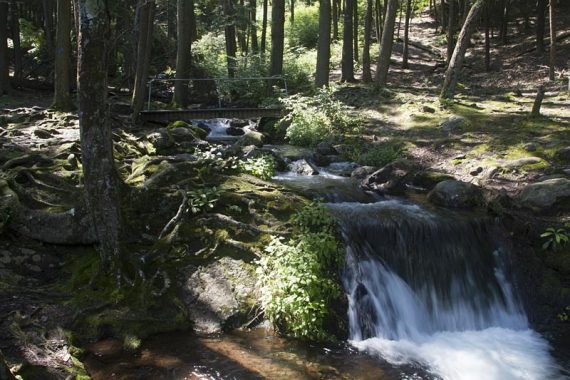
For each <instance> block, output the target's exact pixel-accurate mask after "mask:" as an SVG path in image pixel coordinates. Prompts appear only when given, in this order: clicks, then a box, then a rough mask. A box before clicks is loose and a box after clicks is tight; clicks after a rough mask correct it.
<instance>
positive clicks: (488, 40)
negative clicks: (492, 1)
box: [485, 4, 491, 72]
mask: <svg viewBox="0 0 570 380" xmlns="http://www.w3.org/2000/svg"><path fill="white" fill-rule="evenodd" d="M489 8H490V5H489V4H487V5H486V6H485V71H487V72H489V71H491V38H490V36H489V28H490V24H491V15H490V9H489Z"/></svg>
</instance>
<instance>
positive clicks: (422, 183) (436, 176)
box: [412, 170, 455, 190]
mask: <svg viewBox="0 0 570 380" xmlns="http://www.w3.org/2000/svg"><path fill="white" fill-rule="evenodd" d="M453 179H455V178H453V176H451V175H449V174H446V173H442V172H436V171H433V170H424V171H421V172H419V173H417V174H416V175H415V176H414V179H413V181H412V184H413V185H414V186H418V187H421V188H423V189H426V190H431V189H433V188H434V187H435V186H436V185H437V184H438V183H440V182H443V181H447V180H453Z"/></svg>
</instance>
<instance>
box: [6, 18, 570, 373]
mask: <svg viewBox="0 0 570 380" xmlns="http://www.w3.org/2000/svg"><path fill="white" fill-rule="evenodd" d="M517 28H518V26H513V29H512V30H511V31H510V36H512V37H511V38H510V39H509V41H508V43H507V44H506V45H504V46H499V45H496V44H495V42H496V40H493V49H492V70H491V71H490V72H486V71H485V67H484V54H483V44H482V39H481V38H480V35H476V38H475V39H474V40H475V41H476V43H475V46H474V48H473V49H471V50H470V52H469V54H468V58H467V63H466V69H465V70H464V74H463V76H462V80H461V83H460V86H459V94H458V96H457V98H456V101H455V102H454V103H453V104H447V105H441V104H440V102H439V100H438V92H439V87H440V85H441V83H442V81H443V74H444V66H443V63H444V57H445V48H446V47H445V42H444V41H443V40H442V36H441V34H439V33H435V31H434V24H433V21H432V20H431V19H429V18H427V17H423V16H420V17H416V18H414V20H413V21H412V29H411V35H410V39H411V41H413V43H414V45H416V46H411V49H410V53H411V54H410V63H411V65H410V69H407V70H404V69H401V68H400V66H401V51H402V45H401V43H397V44H396V45H395V54H394V56H393V64H392V67H391V70H390V75H389V78H390V82H389V86H388V88H389V90H388V91H386V92H382V93H381V94H379V93H378V92H376V91H375V90H374V89H373V88H372V87H371V86H368V85H363V84H361V83H357V84H344V85H342V86H341V87H340V89H339V94H338V97H339V99H341V100H342V101H344V102H345V103H346V104H348V105H350V106H353V107H354V108H355V111H354V112H355V113H356V114H357V115H358V116H359V117H361V118H363V120H364V122H365V127H366V129H365V135H366V136H365V137H366V138H367V139H369V140H370V141H378V142H383V141H391V140H394V141H400V142H402V143H404V144H405V147H406V152H405V155H406V156H407V157H408V158H410V159H412V160H414V161H416V162H417V163H419V164H420V165H421V166H422V167H424V168H430V169H434V170H436V171H441V172H443V173H448V174H451V175H453V176H454V177H455V178H457V179H460V180H463V181H467V182H472V183H475V184H478V185H480V186H483V187H485V188H489V189H494V190H499V189H505V190H506V191H507V193H508V194H510V195H515V194H516V193H518V192H519V191H520V190H521V189H522V188H523V187H524V186H526V185H527V184H529V183H532V182H537V181H540V180H541V179H544V178H548V176H552V175H554V176H562V177H566V178H569V177H570V163H568V162H564V161H560V160H559V159H558V158H557V157H556V152H558V151H559V150H560V149H562V148H565V147H569V146H570V92H569V91H568V79H567V77H568V75H570V72H569V71H568V67H567V62H569V61H570V39H565V40H563V41H562V42H561V43H560V44H559V47H558V62H559V66H565V67H566V69H565V70H563V71H559V73H558V77H557V79H556V80H555V81H548V80H547V76H548V67H547V54H545V55H542V56H538V55H536V52H534V51H532V50H531V48H532V40H533V36H532V35H527V34H524V33H519V31H518V29H517ZM569 31H570V15H561V17H560V19H559V33H566V32H569ZM531 34H532V33H531ZM417 46H421V48H418V47H417ZM337 74H338V73H336V72H335V73H333V76H332V78H333V79H335V78H337ZM541 83H544V84H545V86H546V88H547V95H546V98H545V100H544V103H543V107H542V116H541V117H535V118H533V117H530V110H531V108H532V104H533V101H534V96H535V93H536V90H537V88H538V85H539V84H541ZM1 101H2V106H1V108H2V109H6V110H7V111H8V113H10V114H11V115H15V116H13V117H14V118H13V120H12V123H13V124H20V126H18V127H17V128H10V130H9V131H8V130H7V129H0V143H2V144H4V146H3V148H4V149H3V150H2V152H1V153H0V162H1V163H2V164H3V165H6V163H8V162H10V161H11V160H13V159H17V158H18V157H22V156H24V155H26V156H28V158H29V156H30V155H34V154H39V155H42V156H49V157H50V158H51V159H53V160H55V161H56V162H57V163H58V165H60V166H61V167H62V169H61V170H62V172H65V173H66V175H67V177H66V178H67V179H70V181H71V183H72V184H73V186H78V185H79V181H80V174H79V172H80V168H78V166H77V161H76V160H75V157H74V156H73V155H74V154H77V147H78V145H77V144H78V139H79V131H78V121H77V115H76V114H75V113H70V114H62V113H53V112H50V111H47V108H48V107H49V105H50V102H51V94H48V93H42V92H37V91H31V90H21V91H19V92H16V93H15V94H14V95H13V96H11V97H4V98H2V99H1ZM32 107H37V108H36V109H33V108H32ZM18 108H20V111H15V110H16V109H18ZM452 116H460V117H462V118H463V119H462V122H461V123H460V125H459V126H457V127H454V128H451V129H446V128H445V129H444V128H442V124H444V123H445V122H446V121H448V119H449V118H450V117H452ZM122 120H124V119H122V118H121V117H120V116H117V115H114V123H115V124H117V125H119V126H124V125H125V124H124V123H123V121H122ZM121 128H122V127H121ZM127 129H128V128H127ZM122 139H123V140H128V139H129V138H128V137H125V136H123V137H122ZM8 145H9V146H10V149H5V148H6V147H7V146H8ZM137 149H139V148H137ZM126 156H127V157H129V156H128V154H126ZM12 163H13V164H14V161H12ZM132 163H133V160H132V157H131V158H128V162H123V163H120V164H121V166H127V164H128V165H129V166H130V165H132ZM123 164H124V165H123ZM41 165H42V161H41V159H40V160H39V161H38V160H37V157H36V158H34V159H32V160H30V161H29V165H28V168H30V169H37V168H38V167H39V168H41ZM24 166H25V165H24ZM4 169H6V166H4ZM1 179H3V178H2V177H0V180H1ZM16 182H20V185H22V186H23V187H26V188H28V189H29V188H32V187H33V186H35V185H39V186H40V187H42V188H43V189H46V188H50V186H54V185H59V184H54V183H50V177H49V176H45V177H42V176H41V175H39V176H38V175H34V174H32V175H31V176H28V175H27V174H26V173H25V171H22V176H21V177H17V181H16ZM68 193H69V192H65V191H64V192H60V193H59V194H58V195H57V196H54V198H49V197H47V198H45V197H43V196H44V195H45V194H40V193H37V194H35V195H38V196H42V197H43V198H41V199H40V200H41V202H43V204H38V203H36V207H40V206H42V205H43V206H46V205H48V206H49V204H50V203H55V204H57V202H58V201H61V200H62V199H64V200H65V201H66V202H69V203H72V201H74V199H65V198H66V195H65V194H68ZM62 194H63V195H62ZM32 198H34V194H32ZM37 200H38V199H36V202H37ZM31 201H32V202H33V201H34V200H33V199H31ZM175 206H176V205H175ZM175 208H176V207H175ZM175 208H174V211H175ZM162 222H163V221H162ZM86 252H88V254H93V252H94V251H93V249H92V248H89V247H82V246H79V247H73V246H61V245H54V244H43V243H38V242H36V241H34V240H31V239H25V238H22V237H21V236H18V235H15V234H11V233H5V234H3V235H2V238H1V239H0V275H1V276H0V277H1V278H2V280H1V281H0V298H1V299H2V300H3V301H2V302H0V350H2V351H3V352H4V354H5V355H7V356H8V357H9V358H10V362H12V363H14V362H22V363H28V364H27V365H26V368H25V371H22V373H23V372H25V373H28V374H33V373H34V371H35V370H36V369H37V368H39V367H50V368H51V370H50V372H51V375H53V377H54V378H63V377H65V375H66V374H67V373H68V372H69V370H70V368H75V370H77V371H79V372H81V369H80V367H81V363H79V362H77V361H75V359H74V358H73V357H72V355H71V354H73V352H72V351H73V350H70V339H69V337H68V336H66V334H65V333H64V331H63V330H62V328H61V326H63V325H67V324H68V323H70V322H72V321H73V319H74V318H75V317H77V316H76V315H74V311H73V310H72V309H70V308H69V307H68V306H66V304H65V302H63V301H64V300H65V297H67V296H68V295H69V294H67V293H66V292H68V291H69V289H66V290H64V291H62V290H61V288H60V287H58V286H59V285H61V283H62V279H68V278H69V277H70V270H69V267H68V264H69V260H68V258H70V257H76V256H80V255H85V254H86ZM567 280H568V279H566V281H567ZM39 373H40V374H39V375H37V376H38V377H37V378H46V377H44V376H45V372H43V371H41V372H39ZM30 378H33V377H32V376H30Z"/></svg>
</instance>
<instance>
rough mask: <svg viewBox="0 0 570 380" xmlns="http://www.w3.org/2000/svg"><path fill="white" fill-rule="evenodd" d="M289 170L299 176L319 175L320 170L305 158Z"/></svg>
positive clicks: (294, 163)
mask: <svg viewBox="0 0 570 380" xmlns="http://www.w3.org/2000/svg"><path fill="white" fill-rule="evenodd" d="M289 169H290V170H291V171H292V172H293V173H295V174H298V175H318V174H319V170H318V169H317V167H316V166H315V165H313V164H312V163H310V162H309V161H307V160H305V159H304V158H303V159H301V160H297V161H294V162H292V163H291V165H289Z"/></svg>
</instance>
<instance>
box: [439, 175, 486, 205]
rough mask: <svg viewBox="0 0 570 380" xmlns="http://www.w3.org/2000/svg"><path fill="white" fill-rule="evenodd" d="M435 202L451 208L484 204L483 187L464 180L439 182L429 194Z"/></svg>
mask: <svg viewBox="0 0 570 380" xmlns="http://www.w3.org/2000/svg"><path fill="white" fill-rule="evenodd" d="M428 200H429V201H430V202H432V203H433V204H436V205H438V206H443V207H449V208H472V207H476V206H480V205H482V204H483V192H482V191H481V188H479V187H477V186H475V185H473V184H471V183H468V182H462V181H456V180H452V179H451V180H445V181H442V182H439V183H438V184H437V185H436V186H435V187H434V188H433V190H432V191H430V193H429V194H428Z"/></svg>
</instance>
